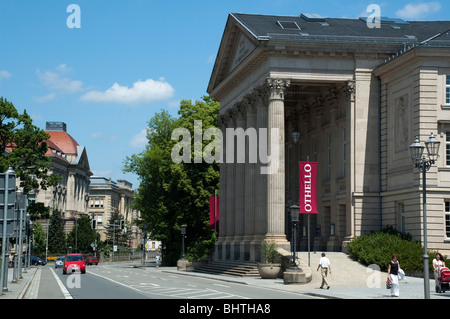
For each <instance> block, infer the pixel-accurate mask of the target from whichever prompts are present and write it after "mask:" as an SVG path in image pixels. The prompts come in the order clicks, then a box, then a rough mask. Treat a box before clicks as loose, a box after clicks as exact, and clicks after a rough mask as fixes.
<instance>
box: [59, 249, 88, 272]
mask: <svg viewBox="0 0 450 319" xmlns="http://www.w3.org/2000/svg"><path fill="white" fill-rule="evenodd" d="M78 271H80V272H81V273H82V274H84V273H86V263H85V262H84V258H83V255H82V254H67V255H66V258H64V265H63V274H67V272H78Z"/></svg>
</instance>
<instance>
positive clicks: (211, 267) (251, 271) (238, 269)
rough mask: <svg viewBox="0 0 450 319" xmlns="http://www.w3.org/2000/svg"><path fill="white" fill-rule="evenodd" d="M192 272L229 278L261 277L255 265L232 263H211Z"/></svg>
mask: <svg viewBox="0 0 450 319" xmlns="http://www.w3.org/2000/svg"><path fill="white" fill-rule="evenodd" d="M194 272H198V273H204V274H213V275H222V276H230V277H248V278H259V277H261V276H260V275H259V271H258V266H257V264H254V263H244V262H233V261H213V262H211V263H208V264H205V265H203V266H200V267H199V268H196V269H194Z"/></svg>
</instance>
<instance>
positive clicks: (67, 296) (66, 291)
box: [50, 268, 73, 299]
mask: <svg viewBox="0 0 450 319" xmlns="http://www.w3.org/2000/svg"><path fill="white" fill-rule="evenodd" d="M50 270H51V271H52V274H53V276H54V277H55V279H56V282H57V283H58V286H59V288H60V289H61V291H62V293H63V294H64V298H66V299H73V297H72V295H71V294H70V292H69V291H68V290H67V288H66V287H65V286H64V284H63V283H62V281H61V279H59V277H58V276H57V275H56V273H55V271H54V270H53V268H50Z"/></svg>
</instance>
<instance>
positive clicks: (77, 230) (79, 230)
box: [67, 215, 99, 254]
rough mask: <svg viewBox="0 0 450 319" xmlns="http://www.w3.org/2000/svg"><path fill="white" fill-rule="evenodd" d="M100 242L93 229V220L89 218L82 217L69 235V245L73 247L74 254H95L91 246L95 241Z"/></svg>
mask: <svg viewBox="0 0 450 319" xmlns="http://www.w3.org/2000/svg"><path fill="white" fill-rule="evenodd" d="M96 239H97V241H98V240H99V238H98V234H97V231H96V230H95V229H92V226H91V220H90V218H89V217H88V216H86V215H83V216H81V217H80V218H79V219H78V220H77V222H76V224H75V226H74V227H73V228H72V230H71V231H70V232H69V234H67V244H68V245H69V246H71V247H72V252H80V253H83V254H90V253H93V252H94V250H93V248H92V246H91V244H92V243H95V240H96Z"/></svg>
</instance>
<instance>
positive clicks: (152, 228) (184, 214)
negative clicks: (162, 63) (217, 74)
mask: <svg viewBox="0 0 450 319" xmlns="http://www.w3.org/2000/svg"><path fill="white" fill-rule="evenodd" d="M218 112H219V103H218V102H217V101H215V100H213V99H211V98H210V97H203V101H196V102H195V103H194V104H192V102H191V101H190V100H183V101H181V103H180V109H179V112H178V114H179V115H180V117H179V118H177V119H175V118H173V117H171V116H170V115H169V114H168V113H167V112H166V111H162V112H161V113H158V114H156V115H155V116H154V117H153V118H151V119H150V121H149V122H148V129H147V139H148V144H147V146H146V149H145V150H144V151H143V152H142V153H140V154H138V155H132V156H131V157H128V158H127V160H126V161H125V168H124V170H125V171H127V172H134V173H136V174H137V175H138V176H139V177H140V187H139V189H138V191H137V194H136V196H135V200H134V207H135V208H136V209H139V210H140V211H141V214H142V216H143V219H144V221H145V222H146V223H147V231H148V232H149V233H151V236H152V238H153V239H156V240H160V241H162V242H163V247H164V252H163V253H164V256H165V258H164V260H165V262H166V263H168V264H175V263H176V260H177V259H178V258H179V257H180V252H181V232H180V226H181V225H182V224H186V225H187V226H188V228H187V238H186V242H185V244H186V249H187V257H188V259H191V260H194V259H200V258H202V257H205V256H206V255H208V254H210V253H211V252H212V251H213V249H214V234H213V231H211V230H210V229H209V197H210V196H213V195H214V191H215V190H216V189H218V183H219V166H218V164H217V163H212V164H208V163H206V162H204V161H202V162H201V163H195V162H196V161H195V160H194V158H198V157H201V153H198V152H197V148H195V149H194V146H195V143H194V126H195V123H196V122H195V121H201V128H202V133H203V132H204V131H205V130H206V129H209V128H212V127H217V122H216V118H217V115H218ZM198 123H199V122H197V124H198ZM180 128H181V129H186V130H187V131H188V132H189V135H190V137H189V140H187V141H186V140H183V141H182V142H184V143H186V144H185V145H188V146H189V151H187V154H184V151H186V149H184V150H182V151H181V152H183V154H182V155H188V158H189V159H190V160H189V161H185V162H181V163H178V162H177V163H176V162H174V160H173V158H172V150H173V149H174V146H176V145H177V144H179V143H180V141H179V140H173V139H172V132H174V130H175V129H180ZM198 128H199V127H198V126H197V129H198ZM210 143H211V141H203V142H202V149H203V148H204V147H205V146H206V145H208V144H210Z"/></svg>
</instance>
